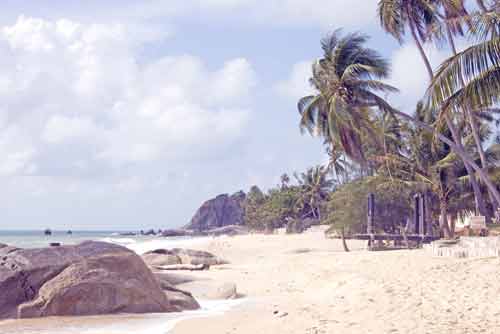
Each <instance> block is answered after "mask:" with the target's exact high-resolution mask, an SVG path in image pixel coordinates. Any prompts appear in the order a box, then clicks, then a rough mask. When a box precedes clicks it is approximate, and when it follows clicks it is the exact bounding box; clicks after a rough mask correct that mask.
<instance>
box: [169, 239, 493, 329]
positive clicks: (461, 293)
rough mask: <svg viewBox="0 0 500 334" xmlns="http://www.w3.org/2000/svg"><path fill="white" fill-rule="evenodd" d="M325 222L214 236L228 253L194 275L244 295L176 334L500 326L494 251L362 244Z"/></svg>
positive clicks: (214, 246) (212, 246)
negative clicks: (330, 234)
mask: <svg viewBox="0 0 500 334" xmlns="http://www.w3.org/2000/svg"><path fill="white" fill-rule="evenodd" d="M348 243H349V246H350V247H351V250H352V252H351V253H344V252H343V251H342V248H341V244H340V241H339V240H328V239H325V238H324V237H323V233H322V232H321V231H317V232H308V233H305V234H302V235H293V236H286V235H272V236H264V235H250V236H238V237H224V238H217V239H215V240H214V241H212V242H210V243H208V244H206V245H204V246H203V247H201V246H200V247H198V248H200V249H201V248H204V249H206V250H209V251H211V252H213V253H215V254H217V255H219V256H221V257H223V258H225V259H227V260H229V261H230V262H231V264H229V265H224V266H222V267H219V268H217V267H214V268H212V269H211V270H210V271H207V272H197V273H193V274H194V275H197V276H200V277H206V278H210V279H215V280H218V281H228V282H235V283H237V285H238V289H239V292H240V293H241V294H243V295H245V297H246V298H247V301H246V302H245V303H243V304H242V305H240V306H238V307H236V308H234V309H232V310H231V311H229V312H227V313H226V314H224V315H222V316H214V317H209V318H199V319H190V320H185V321H182V322H180V323H179V324H178V325H177V326H176V327H175V329H174V330H173V333H174V334H193V333H199V332H202V333H204V334H211V333H213V334H225V333H248V334H266V333H283V334H285V333H286V334H294V333H297V334H299V333H300V334H309V333H311V334H314V333H380V334H382V333H384V334H386V333H500V298H499V296H500V263H499V260H498V258H487V259H469V260H460V259H453V258H433V257H431V256H430V255H428V254H427V253H426V252H425V251H424V250H411V251H406V250H404V251H386V252H367V251H366V250H364V246H365V243H364V242H359V241H349V242H348Z"/></svg>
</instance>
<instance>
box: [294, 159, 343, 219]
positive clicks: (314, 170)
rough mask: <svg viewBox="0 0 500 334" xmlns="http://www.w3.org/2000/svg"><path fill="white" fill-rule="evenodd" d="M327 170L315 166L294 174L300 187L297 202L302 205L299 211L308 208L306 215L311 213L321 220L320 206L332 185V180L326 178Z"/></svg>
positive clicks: (326, 197)
mask: <svg viewBox="0 0 500 334" xmlns="http://www.w3.org/2000/svg"><path fill="white" fill-rule="evenodd" d="M328 172H329V171H328V169H327V168H326V167H325V166H316V167H311V168H309V169H308V170H307V171H306V172H304V173H301V174H300V175H297V174H295V178H296V179H297V182H298V184H299V187H300V188H301V197H300V200H299V203H298V204H299V205H300V206H301V207H302V210H301V211H304V210H306V211H307V209H309V212H307V213H306V215H311V216H312V217H313V218H314V219H319V220H321V206H322V204H323V202H324V201H325V200H327V199H328V196H329V194H330V192H331V191H332V189H333V186H334V182H333V180H332V179H330V178H328Z"/></svg>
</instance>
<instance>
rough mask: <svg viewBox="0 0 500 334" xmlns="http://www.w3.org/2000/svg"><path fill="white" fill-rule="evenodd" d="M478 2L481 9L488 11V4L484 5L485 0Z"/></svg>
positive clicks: (478, 0)
mask: <svg viewBox="0 0 500 334" xmlns="http://www.w3.org/2000/svg"><path fill="white" fill-rule="evenodd" d="M476 2H477V5H478V6H479V8H481V10H482V11H483V12H484V13H486V12H487V11H488V8H486V6H485V5H484V1H483V0H476Z"/></svg>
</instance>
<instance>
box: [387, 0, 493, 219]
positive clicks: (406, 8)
mask: <svg viewBox="0 0 500 334" xmlns="http://www.w3.org/2000/svg"><path fill="white" fill-rule="evenodd" d="M436 2H437V3H441V4H442V3H445V1H444V0H443V1H437V0H433V1H431V0H380V1H379V5H378V14H379V18H380V23H381V25H382V27H383V28H384V30H386V31H387V32H388V33H390V34H391V35H392V36H394V38H396V39H397V40H398V41H399V42H400V43H401V42H403V40H404V35H405V30H406V26H408V27H409V28H410V32H411V35H412V37H413V40H414V42H415V44H416V46H417V48H418V50H419V52H420V55H421V57H422V59H423V61H424V64H425V67H426V70H427V73H428V74H429V78H430V81H432V80H433V79H434V72H433V70H432V66H431V64H430V62H429V59H428V57H427V55H426V53H425V51H424V49H423V46H422V43H424V42H425V41H426V40H427V39H428V38H429V36H430V35H431V34H430V32H431V31H432V29H433V27H435V26H436V25H438V23H439V13H438V10H437V8H436V6H435V3H436ZM446 3H447V4H450V3H449V2H446ZM446 8H447V9H448V13H449V15H456V14H457V12H458V11H460V10H461V8H459V6H451V4H450V5H449V6H447V7H446ZM443 118H444V120H445V121H446V124H447V126H448V128H449V129H450V131H451V135H452V138H453V141H454V142H455V144H456V146H457V148H458V149H459V150H460V151H465V150H464V147H463V145H462V138H461V137H460V134H459V132H458V131H457V129H456V126H455V124H454V122H453V121H452V119H451V118H450V117H449V115H447V114H444V116H443ZM464 163H465V167H466V168H467V172H468V173H469V175H470V181H471V184H472V187H473V188H474V194H475V198H476V208H477V210H478V211H479V212H480V213H481V214H483V215H485V214H486V212H485V208H484V203H483V199H482V194H481V191H480V188H479V185H478V183H477V180H476V178H475V174H474V170H473V167H472V166H471V165H470V163H468V162H465V160H464Z"/></svg>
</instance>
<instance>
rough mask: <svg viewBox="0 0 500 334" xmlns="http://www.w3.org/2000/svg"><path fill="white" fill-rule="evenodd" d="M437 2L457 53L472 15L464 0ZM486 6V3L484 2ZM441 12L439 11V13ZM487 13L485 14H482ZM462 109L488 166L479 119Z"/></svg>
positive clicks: (455, 53)
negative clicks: (461, 37)
mask: <svg viewBox="0 0 500 334" xmlns="http://www.w3.org/2000/svg"><path fill="white" fill-rule="evenodd" d="M433 1H434V2H435V4H436V5H437V6H438V8H437V9H442V11H443V13H444V14H441V15H439V16H441V17H442V18H443V22H442V23H440V25H441V26H443V27H444V30H446V39H447V41H448V43H449V45H450V47H451V50H452V52H453V55H457V53H458V52H457V49H456V46H455V41H454V36H457V35H458V36H464V34H465V29H464V28H463V26H464V25H467V26H468V27H469V28H470V29H472V27H473V25H472V21H473V20H472V17H471V16H470V15H469V14H468V13H467V10H466V9H465V5H464V1H463V0H433ZM483 6H484V4H483ZM438 14H439V13H438ZM481 15H485V14H481ZM459 79H460V81H461V84H462V85H465V79H464V78H463V76H460V78H459ZM461 111H463V113H464V114H465V116H466V117H467V119H468V123H469V126H470V128H471V131H472V135H473V138H474V141H475V144H476V148H477V150H478V152H479V157H480V160H481V167H482V168H487V167H488V165H487V160H486V154H485V151H484V149H483V146H482V140H481V138H480V136H479V131H480V130H479V127H480V125H479V124H478V123H479V120H478V119H477V117H476V115H475V113H474V112H473V111H472V109H471V106H467V105H462V106H461ZM488 194H489V198H490V201H491V203H492V206H493V212H495V211H496V208H497V207H498V203H497V201H496V200H495V198H494V196H493V194H492V193H491V192H490V191H489V192H488Z"/></svg>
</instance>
